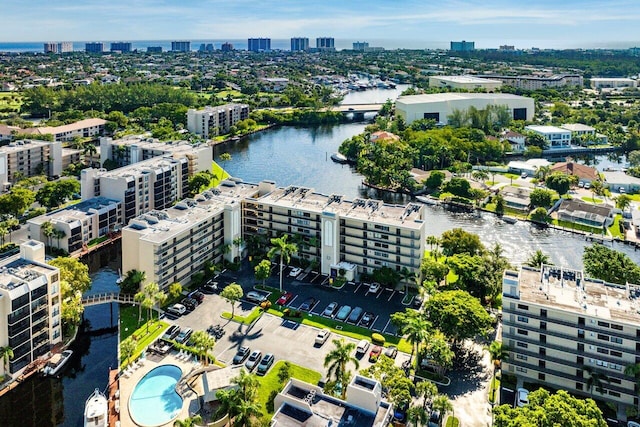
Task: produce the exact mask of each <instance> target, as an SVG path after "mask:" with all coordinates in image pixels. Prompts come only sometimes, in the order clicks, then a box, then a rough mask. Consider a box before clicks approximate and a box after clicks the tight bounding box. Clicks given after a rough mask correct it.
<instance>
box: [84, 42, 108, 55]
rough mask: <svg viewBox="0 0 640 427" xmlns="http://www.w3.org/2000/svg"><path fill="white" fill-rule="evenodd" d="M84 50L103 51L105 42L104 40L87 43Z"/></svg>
mask: <svg viewBox="0 0 640 427" xmlns="http://www.w3.org/2000/svg"><path fill="white" fill-rule="evenodd" d="M84 51H85V52H87V53H102V52H104V43H102V42H91V43H85V44H84Z"/></svg>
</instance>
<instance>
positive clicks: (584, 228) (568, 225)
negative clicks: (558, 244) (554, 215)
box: [551, 219, 602, 234]
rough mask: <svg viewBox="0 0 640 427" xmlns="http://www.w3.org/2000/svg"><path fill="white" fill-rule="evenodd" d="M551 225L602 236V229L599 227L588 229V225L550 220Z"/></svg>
mask: <svg viewBox="0 0 640 427" xmlns="http://www.w3.org/2000/svg"><path fill="white" fill-rule="evenodd" d="M551 223H552V224H553V225H557V226H560V227H564V228H568V229H571V230H578V231H584V232H587V233H593V234H602V228H599V227H590V226H588V225H583V224H578V223H575V222H569V221H561V220H558V219H554V220H552V221H551Z"/></svg>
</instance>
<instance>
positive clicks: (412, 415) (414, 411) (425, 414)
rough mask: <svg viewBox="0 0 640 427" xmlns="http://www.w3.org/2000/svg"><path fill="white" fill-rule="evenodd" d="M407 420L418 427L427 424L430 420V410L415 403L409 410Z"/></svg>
mask: <svg viewBox="0 0 640 427" xmlns="http://www.w3.org/2000/svg"><path fill="white" fill-rule="evenodd" d="M407 421H408V422H409V425H415V426H416V427H419V426H422V425H427V422H429V410H428V409H427V408H425V407H423V406H420V405H414V406H412V407H410V408H409V409H408V410H407Z"/></svg>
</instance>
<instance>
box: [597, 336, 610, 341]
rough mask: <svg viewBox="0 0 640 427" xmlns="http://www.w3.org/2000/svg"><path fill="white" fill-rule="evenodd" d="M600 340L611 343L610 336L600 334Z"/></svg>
mask: <svg viewBox="0 0 640 427" xmlns="http://www.w3.org/2000/svg"><path fill="white" fill-rule="evenodd" d="M598 339H599V340H603V341H609V335H604V334H598Z"/></svg>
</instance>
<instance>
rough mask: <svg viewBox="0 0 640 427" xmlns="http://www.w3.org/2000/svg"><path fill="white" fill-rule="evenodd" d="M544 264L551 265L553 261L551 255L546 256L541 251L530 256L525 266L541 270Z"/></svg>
mask: <svg viewBox="0 0 640 427" xmlns="http://www.w3.org/2000/svg"><path fill="white" fill-rule="evenodd" d="M542 264H551V259H550V258H549V255H547V254H545V253H544V252H542V251H541V250H540V249H538V250H536V251H535V252H534V253H532V254H531V255H529V258H527V261H526V262H525V265H528V266H529V267H536V268H539V267H540V266H541V265H542Z"/></svg>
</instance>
